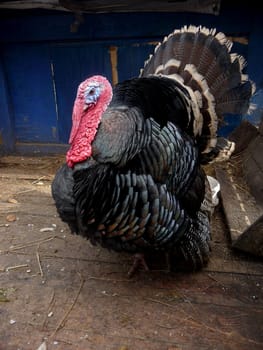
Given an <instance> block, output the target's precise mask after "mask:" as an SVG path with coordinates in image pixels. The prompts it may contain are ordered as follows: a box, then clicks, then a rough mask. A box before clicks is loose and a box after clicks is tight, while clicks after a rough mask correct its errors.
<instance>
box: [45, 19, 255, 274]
mask: <svg viewBox="0 0 263 350" xmlns="http://www.w3.org/2000/svg"><path fill="white" fill-rule="evenodd" d="M244 66H245V61H244V59H243V57H241V56H239V55H238V54H235V53H231V42H230V41H229V40H227V38H226V37H225V35H224V34H223V33H220V32H218V33H217V32H216V30H215V29H207V28H204V27H201V26H200V27H195V26H189V27H183V28H181V29H179V30H175V31H174V32H173V33H171V34H170V35H169V36H167V37H165V38H164V40H163V42H162V43H159V44H158V45H157V46H156V48H155V51H154V54H153V55H151V56H150V57H149V59H148V60H147V61H146V62H145V64H144V68H143V69H142V70H141V72H140V75H139V76H138V77H136V78H133V79H129V80H126V81H124V82H121V83H118V84H116V86H114V88H112V86H111V84H110V83H109V82H108V80H107V79H106V78H105V77H103V76H98V75H97V76H93V77H90V78H88V79H86V80H85V81H84V82H82V83H81V84H80V85H79V88H78V91H77V96H76V100H75V103H74V107H73V114H72V129H71V134H70V139H69V144H70V148H69V150H68V152H67V155H66V162H65V164H63V165H62V166H61V167H60V168H59V169H58V171H57V173H56V174H55V177H54V180H53V182H52V195H53V198H54V202H55V205H56V208H57V211H58V214H59V216H60V218H61V220H63V221H64V222H66V223H67V224H68V225H69V227H70V229H71V231H72V233H76V234H79V235H82V236H84V237H86V238H87V239H89V240H90V241H91V243H92V244H98V245H100V246H102V247H105V248H107V249H109V250H113V251H117V252H122V251H124V252H129V253H131V254H132V255H133V256H134V264H133V265H132V266H131V269H130V270H129V275H130V276H131V275H133V273H134V272H135V271H136V269H137V268H138V267H139V266H140V265H142V266H143V267H144V268H145V269H147V263H146V261H145V259H144V257H145V258H146V257H147V255H148V254H150V255H151V256H154V255H156V257H157V256H158V254H159V253H164V254H165V256H167V257H168V262H169V266H170V268H171V269H172V270H177V269H184V270H191V271H195V270H198V269H200V268H202V267H203V266H205V265H206V264H207V262H208V261H209V256H210V250H211V249H210V242H211V233H210V218H211V190H210V187H209V183H208V181H207V177H206V174H205V172H204V170H203V164H207V163H209V162H212V161H218V160H224V159H227V158H229V157H230V156H231V153H232V151H233V149H234V144H233V143H232V142H229V141H228V140H226V139H223V138H219V137H217V130H218V127H219V125H220V123H222V122H223V116H224V114H226V113H230V114H231V113H232V114H241V113H242V114H243V113H246V112H247V111H248V109H249V106H250V97H251V96H252V94H253V92H254V84H253V83H252V82H251V81H250V80H249V78H248V76H246V75H245V74H243V68H244ZM146 260H147V259H146Z"/></svg>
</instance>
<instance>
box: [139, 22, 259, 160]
mask: <svg viewBox="0 0 263 350" xmlns="http://www.w3.org/2000/svg"><path fill="white" fill-rule="evenodd" d="M231 48H232V42H231V41H230V40H228V39H227V37H226V36H225V34H223V33H221V32H218V33H216V30H215V29H208V28H205V27H201V26H199V27H196V26H192V25H191V26H189V27H187V26H184V27H183V28H181V29H179V30H175V31H174V32H173V33H171V34H170V35H169V36H167V37H165V38H164V40H163V42H162V43H159V44H158V45H157V46H156V48H155V51H154V54H153V55H151V56H150V57H149V59H148V60H147V61H145V64H144V68H143V69H142V70H141V73H140V76H141V77H147V76H150V75H161V76H166V77H168V78H171V79H174V80H176V81H177V82H179V83H180V84H182V86H183V87H184V88H186V89H187V90H188V92H189V94H190V96H191V105H192V110H193V119H194V120H192V125H193V130H192V133H193V135H194V136H195V137H196V139H197V142H198V145H199V148H200V151H201V153H202V154H204V155H205V154H213V149H214V148H215V147H216V144H217V130H218V126H219V125H220V122H222V121H223V115H224V114H226V113H232V114H244V113H247V111H248V110H249V107H250V98H251V96H252V94H253V93H254V91H255V86H254V84H253V83H252V82H251V81H250V80H249V78H248V76H246V75H245V74H243V69H244V67H245V65H246V62H245V59H244V58H243V57H242V56H240V55H238V54H236V53H231ZM211 152H212V153H211ZM214 153H216V152H214ZM204 158H205V157H204ZM208 158H209V157H208Z"/></svg>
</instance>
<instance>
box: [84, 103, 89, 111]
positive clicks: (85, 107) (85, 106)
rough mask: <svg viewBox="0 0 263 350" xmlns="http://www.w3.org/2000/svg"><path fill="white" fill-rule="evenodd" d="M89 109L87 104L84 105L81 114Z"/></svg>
mask: <svg viewBox="0 0 263 350" xmlns="http://www.w3.org/2000/svg"><path fill="white" fill-rule="evenodd" d="M88 108H89V105H88V104H86V103H85V104H84V107H83V112H86V110H87V109H88Z"/></svg>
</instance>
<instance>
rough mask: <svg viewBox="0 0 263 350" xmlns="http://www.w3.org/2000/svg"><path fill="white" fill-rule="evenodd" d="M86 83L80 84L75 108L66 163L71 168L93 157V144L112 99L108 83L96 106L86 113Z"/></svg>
mask: <svg viewBox="0 0 263 350" xmlns="http://www.w3.org/2000/svg"><path fill="white" fill-rule="evenodd" d="M84 83H85V82H83V83H82V84H80V87H79V90H78V95H77V98H76V101H75V103H74V108H73V115H72V129H71V134H70V139H69V143H70V144H71V147H70V149H69V150H68V152H67V155H66V161H67V164H68V166H69V167H70V168H73V167H74V165H75V164H76V163H79V162H83V161H84V160H86V159H87V158H89V157H91V156H92V146H91V143H92V141H93V140H94V138H95V136H96V133H97V129H98V126H99V124H100V121H101V117H102V114H103V112H104V111H105V110H106V108H107V107H108V104H109V102H110V100H111V97H112V89H111V86H110V84H109V83H108V85H109V86H108V87H107V88H105V90H104V91H102V94H101V96H100V97H99V99H98V101H97V103H96V105H94V106H91V107H89V108H88V109H87V110H86V111H84V109H83V108H84V97H83V96H84V94H83V93H82V92H83V84H84ZM109 87H110V88H109Z"/></svg>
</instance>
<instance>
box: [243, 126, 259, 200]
mask: <svg viewBox="0 0 263 350" xmlns="http://www.w3.org/2000/svg"><path fill="white" fill-rule="evenodd" d="M262 126H263V121H262V123H261V128H259V130H258V132H257V135H256V137H255V138H254V139H252V140H251V141H250V143H249V145H248V147H247V148H246V149H245V151H244V152H243V154H242V159H243V170H244V177H245V179H246V181H247V183H248V185H249V187H250V190H251V193H252V194H253V196H254V197H255V199H256V201H257V202H258V204H259V205H261V206H262V207H263V133H262V131H261V132H260V130H261V129H262Z"/></svg>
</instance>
